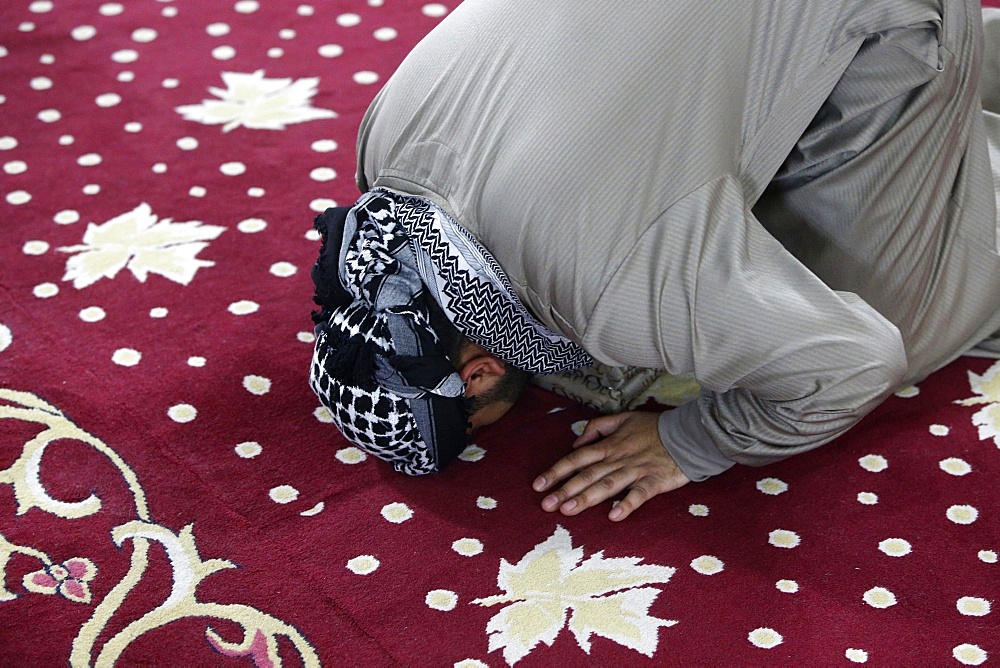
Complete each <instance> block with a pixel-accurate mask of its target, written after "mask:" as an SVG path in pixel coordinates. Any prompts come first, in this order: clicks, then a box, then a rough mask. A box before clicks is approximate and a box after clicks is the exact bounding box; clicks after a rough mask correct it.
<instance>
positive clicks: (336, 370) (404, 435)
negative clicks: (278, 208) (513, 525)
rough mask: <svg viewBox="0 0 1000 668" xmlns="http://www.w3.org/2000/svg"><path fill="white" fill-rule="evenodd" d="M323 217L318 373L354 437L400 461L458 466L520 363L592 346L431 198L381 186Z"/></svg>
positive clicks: (516, 378)
mask: <svg viewBox="0 0 1000 668" xmlns="http://www.w3.org/2000/svg"><path fill="white" fill-rule="evenodd" d="M315 223H316V229H317V230H318V231H319V232H320V234H321V236H322V240H323V245H322V248H321V249H320V256H319V259H318V260H317V262H316V265H315V266H314V267H313V271H312V276H313V281H314V283H315V285H316V293H315V295H314V301H315V302H316V303H317V304H318V305H320V306H321V307H322V308H321V310H320V311H317V312H315V313H314V314H313V321H314V322H315V323H316V346H315V351H314V354H313V362H312V367H311V370H310V379H309V384H310V386H311V387H312V388H313V390H314V391H315V392H316V394H317V396H318V397H319V399H320V401H321V402H322V404H323V406H325V407H326V408H327V409H328V410H329V412H330V417H331V419H332V421H333V422H334V423H335V424H336V425H337V427H338V428H339V429H340V431H341V433H343V434H344V436H345V437H346V438H347V439H348V440H349V441H350V442H351V443H353V444H354V445H356V446H357V447H359V448H361V449H362V450H364V451H365V452H367V453H368V454H370V455H373V456H375V457H378V458H379V459H382V460H384V461H387V462H389V463H391V464H392V465H393V468H395V469H396V470H397V471H401V472H404V473H408V474H410V475H421V474H425V473H431V472H434V471H440V470H441V469H442V468H444V467H445V466H447V464H448V463H449V462H450V461H452V460H453V459H455V458H456V457H457V456H458V455H459V454H460V453H461V452H462V450H463V449H464V448H465V447H466V446H467V445H468V442H469V433H470V432H471V430H472V429H475V428H477V427H481V426H484V425H487V424H490V423H491V422H494V421H496V420H498V419H499V418H500V417H501V416H503V415H504V414H505V413H506V412H507V411H508V410H509V409H510V407H511V406H512V405H513V404H514V402H515V401H516V399H517V397H518V396H519V395H520V394H521V391H522V390H523V388H524V386H525V384H526V383H527V380H528V378H529V374H528V373H526V372H525V371H521V370H520V369H531V370H532V372H539V373H545V372H550V371H555V370H559V369H564V368H570V367H573V366H580V365H582V364H584V363H586V362H588V361H589V359H590V358H589V356H588V355H587V354H586V352H585V351H583V349H582V348H579V346H577V345H576V344H574V343H573V342H572V341H570V340H568V339H566V338H564V337H560V336H558V335H557V334H555V333H553V332H551V331H549V330H547V329H546V328H545V327H544V326H542V325H541V323H539V322H538V321H536V320H535V319H534V317H533V316H532V315H531V314H530V313H529V312H528V311H527V310H526V309H525V308H524V306H523V305H521V303H520V302H519V301H518V300H517V298H516V297H515V296H514V293H513V288H512V287H511V286H510V284H509V283H508V282H507V280H506V278H505V276H504V275H503V270H502V268H501V267H500V265H499V264H497V263H496V261H495V260H493V258H492V256H490V255H489V253H488V251H486V249H485V248H482V247H481V246H478V244H477V242H476V241H475V240H474V239H473V238H472V237H471V236H468V235H467V233H465V232H464V231H463V230H462V229H461V228H460V227H458V226H457V223H454V222H453V221H451V220H450V219H449V218H448V217H447V216H446V215H445V214H444V213H443V212H441V211H439V210H437V209H436V208H435V207H433V206H432V205H431V204H430V203H429V202H428V201H427V200H424V199H422V198H415V197H410V196H404V195H399V194H398V193H392V192H390V191H382V190H378V191H374V192H371V193H367V194H365V195H363V196H362V197H361V199H359V200H358V202H357V203H356V204H355V205H354V206H353V207H340V208H331V209H327V210H326V211H325V212H324V213H323V214H321V215H320V216H318V217H317V218H316V221H315ZM438 299H441V300H442V301H441V304H442V305H444V308H445V310H444V311H442V310H441V307H440V306H439V304H438V303H437V300H438ZM452 323H454V324H452ZM460 332H469V333H470V337H472V338H474V339H475V340H476V341H480V342H481V343H482V345H483V346H484V347H480V346H478V345H476V344H475V343H473V342H472V341H471V340H467V339H465V337H464V336H463V335H462V334H461V333H460ZM488 351H492V354H491V352H488Z"/></svg>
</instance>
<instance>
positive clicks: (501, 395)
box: [429, 300, 531, 430]
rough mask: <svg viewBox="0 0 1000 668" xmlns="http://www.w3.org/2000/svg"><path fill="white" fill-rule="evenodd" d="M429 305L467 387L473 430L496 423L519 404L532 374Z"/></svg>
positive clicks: (435, 305)
mask: <svg viewBox="0 0 1000 668" xmlns="http://www.w3.org/2000/svg"><path fill="white" fill-rule="evenodd" d="M429 301H431V305H430V320H431V326H432V327H434V331H435V332H437V335H438V337H440V339H441V343H442V346H443V347H444V352H445V354H446V355H447V356H448V359H450V360H451V362H452V364H453V365H454V366H455V370H456V371H458V375H459V377H461V379H462V382H463V383H465V397H466V402H465V411H466V415H467V416H468V420H469V424H470V426H471V428H472V429H473V430H475V429H479V428H480V427H485V426H486V425H488V424H492V423H493V422H496V421H497V420H499V419H500V418H501V417H503V416H504V415H505V414H506V413H507V411H509V410H510V409H511V407H513V406H514V404H515V403H517V400H518V399H519V398H520V397H521V395H522V394H523V393H524V388H525V387H526V386H527V384H528V381H529V380H531V374H530V373H528V372H527V371H524V370H523V369H519V368H517V367H516V366H514V365H512V364H507V363H506V362H504V361H503V360H501V359H500V358H498V357H497V356H496V355H493V354H492V353H490V352H489V351H488V350H486V349H485V348H483V347H482V346H480V345H478V344H475V343H473V342H472V341H470V340H469V339H468V338H467V337H466V336H465V335H463V334H462V333H461V332H459V331H458V329H457V328H456V327H455V326H454V325H453V324H451V322H450V321H449V320H448V317H447V316H446V315H445V314H444V313H443V312H442V311H441V308H440V307H439V306H438V305H437V304H435V303H433V301H432V300H429Z"/></svg>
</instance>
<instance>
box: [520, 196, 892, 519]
mask: <svg viewBox="0 0 1000 668" xmlns="http://www.w3.org/2000/svg"><path fill="white" fill-rule="evenodd" d="M640 339H641V340H640ZM583 343H584V346H585V347H586V348H587V350H588V351H589V352H591V353H592V354H594V356H595V357H596V358H597V359H599V360H601V361H605V362H608V363H620V364H633V365H639V366H661V367H664V368H666V369H667V370H668V371H670V372H671V373H687V372H691V373H694V375H695V377H696V378H697V380H698V381H699V383H700V384H701V385H702V387H703V388H704V390H705V391H704V392H703V394H702V395H701V396H700V397H699V398H698V399H697V400H695V401H693V402H691V403H689V404H685V405H683V406H681V407H679V408H677V409H675V410H672V411H668V412H667V413H665V414H664V415H663V416H662V417H661V418H660V419H659V424H657V418H656V416H653V417H652V418H648V419H646V420H645V421H644V422H643V426H642V428H641V429H638V428H637V430H636V431H635V432H633V431H628V432H625V431H622V433H621V434H614V435H612V431H615V432H617V431H619V430H623V429H624V425H625V422H624V421H623V422H622V424H621V426H620V428H616V429H615V430H611V429H609V427H608V426H607V424H609V423H604V422H601V423H600V425H605V426H603V427H601V426H597V427H595V428H594V431H590V432H588V437H587V439H581V441H582V442H581V441H578V446H579V449H578V450H577V452H582V454H577V452H574V453H572V454H571V455H568V456H567V457H565V458H563V459H562V460H560V461H559V462H557V463H556V465H554V466H553V467H552V468H551V469H550V470H549V471H547V472H546V473H545V474H543V476H542V477H543V478H544V479H545V482H544V484H540V485H538V486H537V487H536V489H539V488H540V489H541V490H544V491H548V490H551V489H553V486H554V485H555V484H556V483H558V482H559V481H560V480H563V479H566V478H567V477H568V476H572V477H569V479H568V480H567V481H566V483H565V484H564V485H563V486H562V487H561V488H560V489H558V490H556V491H555V492H553V494H554V495H555V501H553V500H552V499H550V498H549V497H546V499H545V501H546V502H547V504H546V505H547V506H549V507H551V509H556V508H559V509H561V510H562V511H563V512H567V513H573V514H575V513H577V512H580V511H581V510H582V509H583V508H584V507H586V506H584V503H586V504H589V505H593V504H594V503H598V502H599V500H598V497H601V498H600V500H601V501H603V500H605V499H607V498H610V497H611V496H613V493H607V494H597V493H595V491H592V488H596V489H597V490H611V489H616V492H615V493H617V491H621V490H623V489H626V488H634V487H635V486H637V485H638V486H639V487H640V489H641V490H642V491H641V492H639V493H637V494H638V496H635V497H633V501H632V502H630V503H629V505H628V506H627V510H628V511H629V512H631V511H632V510H634V508H635V507H637V505H638V504H635V501H636V500H638V499H639V498H640V497H641V498H642V500H645V498H648V497H649V496H651V495H655V494H657V493H662V492H663V491H667V490H668V489H674V488H676V487H679V486H680V484H683V482H682V481H681V478H680V476H683V477H684V480H690V479H695V480H697V479H704V478H705V477H708V475H711V474H715V473H718V472H720V471H721V470H725V468H726V463H725V462H726V460H730V461H735V462H737V463H743V464H749V465H762V464H767V463H769V462H772V461H776V460H779V459H783V458H785V457H788V456H790V455H794V454H798V453H801V452H805V451H807V450H810V449H813V448H816V447H819V446H820V445H822V444H824V443H827V442H829V441H830V440H832V439H834V438H836V437H837V436H839V435H840V434H842V433H844V432H845V431H847V430H848V429H849V428H850V427H852V426H853V425H854V424H856V423H857V422H858V421H859V420H860V419H861V418H862V417H863V416H864V415H866V414H867V413H868V412H870V411H871V410H872V409H873V408H874V407H875V406H877V405H878V404H879V403H880V402H881V401H882V400H883V399H884V398H885V397H886V396H888V395H889V394H890V393H891V392H892V390H893V389H895V387H896V386H897V385H898V383H899V382H900V381H901V379H902V378H903V376H904V375H905V373H906V368H907V367H906V357H905V354H904V351H903V346H902V341H901V339H900V336H899V332H898V330H896V328H895V327H894V326H893V325H892V324H891V323H889V322H888V321H887V320H886V319H885V318H883V317H882V316H881V315H879V314H878V313H877V312H876V311H875V310H874V309H872V308H871V307H870V306H869V305H868V304H866V303H865V302H864V301H863V300H861V299H860V298H858V297H857V296H856V295H854V294H852V293H845V292H837V291H835V290H832V289H831V288H830V287H828V286H826V285H824V284H823V283H822V282H821V281H820V280H819V279H818V278H817V277H816V276H815V275H814V274H812V273H811V272H810V271H809V270H808V269H807V268H806V267H805V266H804V265H802V263H800V262H799V261H798V260H796V259H795V258H794V257H792V256H791V254H789V253H788V252H787V251H786V250H785V249H784V248H783V247H782V246H781V244H779V243H778V241H777V240H775V239H774V238H773V237H772V236H770V235H769V234H768V233H767V232H766V231H765V230H764V229H763V228H762V227H761V225H760V224H759V223H758V222H757V220H756V219H755V218H754V217H753V214H752V213H751V212H750V210H749V207H748V206H747V205H746V203H745V202H744V200H743V194H742V191H741V189H740V188H739V186H738V185H737V183H736V182H735V181H733V180H732V179H730V178H724V179H720V180H718V181H715V182H713V183H709V184H706V186H705V187H704V188H703V189H701V190H700V191H699V192H696V193H692V195H691V196H689V197H688V198H685V200H682V201H681V202H678V203H677V204H675V205H674V207H672V209H671V210H670V211H668V212H665V214H664V215H663V217H662V218H661V220H659V221H657V222H656V223H654V225H652V226H651V227H650V228H649V230H648V231H647V236H646V237H644V239H643V240H642V242H641V243H640V244H637V246H636V250H635V251H634V252H633V255H632V256H630V258H628V259H627V260H626V262H625V263H623V264H622V266H621V268H620V269H619V271H618V273H617V274H616V276H615V278H614V279H613V280H612V282H611V283H610V284H609V286H608V287H607V289H606V290H605V291H604V294H603V296H602V299H601V302H600V304H599V305H598V308H597V310H596V311H595V314H594V317H592V318H591V321H590V322H589V323H588V329H587V332H586V334H585V336H584V337H583ZM657 427H659V429H657ZM657 433H658V434H659V438H656V439H655V442H656V443H657V444H659V446H660V451H658V452H656V453H655V454H653V451H654V450H655V448H653V447H652V445H651V444H652V443H653V442H654V441H653V439H654V438H655V437H656V435H657ZM601 435H605V438H602V439H600V440H597V439H598V437H600V436H601ZM664 446H665V451H664ZM638 451H643V452H646V453H647V454H648V455H649V457H651V458H652V459H650V460H642V463H641V464H636V465H635V466H633V465H631V464H628V463H627V462H629V461H635V460H634V459H633V458H634V457H637V456H638V455H637V454H635V453H636V452H638ZM670 453H676V457H673V458H672V457H670V456H669V454H670ZM691 461H700V462H702V463H704V464H705V466H706V468H705V470H704V471H703V474H701V475H700V474H698V473H697V471H696V469H697V468H698V467H692V466H691ZM612 462H625V463H621V464H616V465H615V466H611V463H612ZM677 462H681V463H682V465H683V466H684V467H685V468H683V469H682V468H681V467H679V466H678V465H677ZM643 467H650V468H648V469H647V468H643ZM713 468H717V469H718V470H713ZM684 473H687V474H688V475H684ZM598 474H603V475H598ZM640 474H641V475H640ZM580 476H583V477H580ZM550 478H551V479H550ZM605 478H609V479H607V480H605ZM644 479H649V480H651V481H655V484H652V485H651V484H645V483H643V484H640V480H644ZM584 482H588V483H589V484H588V485H587V486H584V485H583V483H584ZM584 492H586V494H585V496H584V497H583V499H582V500H581V499H579V498H578V497H579V496H580V495H581V494H584ZM649 492H653V494H649ZM574 500H576V504H575V505H573V507H572V509H569V508H567V504H568V503H571V502H573V501H574ZM547 509H549V508H548V507H547ZM623 512H624V511H623Z"/></svg>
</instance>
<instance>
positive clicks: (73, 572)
mask: <svg viewBox="0 0 1000 668" xmlns="http://www.w3.org/2000/svg"><path fill="white" fill-rule="evenodd" d="M96 575H97V566H95V565H94V563H93V562H92V561H90V560H89V559H83V558H81V557H74V558H72V559H67V560H66V561H64V562H63V563H61V564H49V565H48V566H46V567H45V568H42V569H41V570H37V571H34V572H32V573H28V574H27V575H25V576H24V588H25V589H27V590H28V591H31V592H35V593H36V594H47V595H51V594H59V595H60V596H62V597H63V598H67V599H69V600H71V601H75V602H76V603H90V586H89V585H88V584H87V583H88V582H90V581H91V580H93V579H94V576H96Z"/></svg>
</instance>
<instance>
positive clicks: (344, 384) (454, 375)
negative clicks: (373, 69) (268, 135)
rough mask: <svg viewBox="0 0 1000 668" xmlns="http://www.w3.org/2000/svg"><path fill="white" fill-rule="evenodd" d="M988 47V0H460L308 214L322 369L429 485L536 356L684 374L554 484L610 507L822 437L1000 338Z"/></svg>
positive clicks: (587, 448)
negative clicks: (315, 212)
mask: <svg viewBox="0 0 1000 668" xmlns="http://www.w3.org/2000/svg"><path fill="white" fill-rule="evenodd" d="M987 27H988V28H990V26H989V25H988V26H987ZM983 43H984V42H983V13H982V11H981V8H980V5H979V0H743V1H741V2H736V3H733V2H704V0H656V1H652V2H629V3H622V2H605V1H598V0H547V1H546V2H541V3H539V2H527V1H525V0H465V2H463V3H462V4H461V5H460V6H459V7H458V8H457V9H456V10H455V11H454V12H453V13H452V14H451V15H450V16H449V17H448V18H447V19H445V20H444V21H442V22H441V23H440V25H439V26H438V27H437V28H436V29H434V30H433V31H432V32H431V33H430V34H429V35H428V36H427V37H426V38H425V39H424V40H423V41H421V42H420V43H419V44H418V45H417V46H416V48H415V49H414V50H413V51H412V53H410V54H409V56H408V57H407V58H406V59H405V61H404V62H403V63H402V64H401V66H400V67H399V69H398V70H397V71H396V73H395V74H394V75H393V76H392V78H391V79H390V80H388V81H387V83H386V84H385V86H384V87H383V88H382V90H381V91H380V92H379V93H378V95H377V97H376V98H375V100H374V102H373V103H372V104H371V106H370V108H369V109H368V112H367V114H366V115H365V117H364V120H363V122H362V124H361V127H360V132H359V136H358V144H357V150H358V156H357V157H358V163H357V165H358V166H357V183H358V186H359V188H360V190H361V192H362V193H363V194H362V195H361V197H360V199H358V201H357V202H356V203H355V204H354V205H353V206H351V207H343V208H335V209H329V210H328V211H326V212H325V213H324V214H323V215H321V216H319V217H318V218H317V221H316V225H317V229H319V230H320V231H321V232H322V235H323V248H322V250H321V254H320V258H319V261H318V262H317V264H316V266H315V268H314V270H313V278H314V280H315V283H316V295H315V300H316V302H317V303H318V305H319V307H320V308H319V310H318V311H317V312H316V313H315V314H314V320H315V322H316V326H317V340H316V348H315V354H314V357H313V362H312V369H311V375H310V383H311V386H312V387H313V389H314V390H315V391H316V393H317V394H318V395H319V397H320V399H321V401H322V402H323V403H324V405H326V406H327V407H328V408H329V410H330V412H331V414H332V415H333V417H334V420H335V422H336V424H337V425H338V427H339V428H340V430H341V431H342V432H343V434H344V436H345V437H346V438H347V439H349V440H350V441H351V442H353V443H354V444H356V445H357V446H358V447H360V448H362V449H363V450H366V451H367V452H369V453H371V454H373V455H375V456H378V457H380V458H382V459H384V460H386V461H388V462H391V463H392V465H393V466H394V467H395V468H396V469H397V470H399V471H401V472H404V473H407V474H424V473H429V472H433V471H437V470H440V469H441V468H442V467H444V466H445V465H446V464H447V463H448V462H449V461H450V460H451V459H453V458H454V457H455V456H456V455H457V454H458V453H459V452H461V450H462V449H463V448H464V447H465V445H466V444H467V442H468V434H469V433H470V431H471V430H473V429H476V428H479V427H481V426H483V425H486V424H489V423H491V422H493V421H495V420H496V419H498V418H499V417H500V416H502V415H503V414H504V413H506V412H507V411H508V410H509V409H511V408H512V407H513V406H514V404H515V402H516V399H517V396H518V394H519V392H520V390H521V388H523V386H524V383H525V382H526V381H527V380H528V378H530V376H531V375H532V374H538V373H552V372H559V371H564V370H567V369H571V368H575V367H579V366H585V365H588V364H590V363H592V362H594V361H599V362H602V363H605V364H609V365H614V366H635V367H644V368H650V369H663V370H666V371H667V372H669V373H671V374H686V373H690V374H693V375H694V377H695V378H696V380H697V381H698V383H699V385H700V387H701V388H702V392H701V394H700V396H699V397H698V398H697V399H696V400H694V401H691V402H689V403H687V404H684V405H681V406H679V407H678V408H676V409H674V410H669V411H665V412H663V413H662V414H655V413H648V412H633V413H622V414H617V415H606V416H602V417H598V418H596V419H594V420H591V421H590V422H589V424H588V425H587V427H586V429H585V431H584V432H583V435H582V436H581V437H580V438H579V439H578V440H577V441H576V442H575V443H574V448H573V451H572V452H571V453H570V454H568V455H566V456H564V457H562V458H560V459H558V461H556V462H554V463H553V464H552V466H551V467H550V468H549V469H547V470H545V471H542V472H540V474H539V476H538V478H537V479H536V480H535V482H534V485H533V486H534V489H535V490H536V491H537V492H540V493H541V496H542V499H541V505H542V508H543V509H544V510H546V511H550V512H554V511H559V512H562V513H563V514H566V515H575V514H577V513H580V512H582V511H584V510H585V509H587V508H589V507H592V506H594V505H597V504H599V503H602V502H603V501H606V500H607V499H609V498H612V497H616V496H619V495H622V494H624V498H622V500H621V501H620V503H618V504H617V505H616V506H615V507H614V509H612V510H611V511H610V518H611V519H612V520H616V521H617V520H621V519H624V518H625V517H627V516H628V515H629V514H630V513H632V512H634V511H635V509H636V508H638V507H639V506H641V505H642V504H643V503H645V502H646V501H648V500H649V499H650V498H652V497H654V496H656V495H658V494H661V493H664V492H667V491H670V490H673V489H675V488H678V487H680V486H682V485H684V484H687V483H688V482H691V481H703V480H705V479H707V478H709V477H711V476H715V475H718V474H720V473H722V472H724V471H726V470H727V469H728V468H729V467H731V466H733V465H734V464H743V465H750V466H760V465H764V464H767V463H769V462H774V461H776V460H780V459H782V458H785V457H789V456H791V455H797V454H800V453H804V452H806V451H808V450H811V449H814V448H816V447H819V446H821V445H823V444H825V443H828V442H830V441H832V440H833V439H835V438H837V437H838V436H839V435H841V434H843V433H844V432H845V431H847V430H848V429H850V428H851V427H852V426H853V425H855V424H857V422H858V421H859V420H861V419H862V417H863V416H865V415H866V414H867V413H869V412H870V411H871V410H872V409H874V408H875V407H876V406H878V405H879V403H880V402H882V401H883V400H884V399H885V398H886V397H887V396H889V395H890V394H891V393H892V392H893V391H895V390H897V389H899V388H900V387H902V386H905V385H908V384H912V383H915V382H917V381H919V380H921V379H923V378H924V377H926V376H927V375H928V374H930V373H931V372H933V371H934V370H936V369H938V368H940V367H942V366H943V365H945V364H947V363H948V362H950V361H952V360H953V359H955V358H956V357H957V356H959V355H961V354H963V353H965V352H966V351H968V350H969V349H971V348H973V347H974V346H976V345H977V344H981V342H983V341H984V339H986V340H988V339H989V338H990V336H991V335H992V334H994V333H995V332H996V331H997V330H998V328H1000V256H998V254H997V206H996V193H997V191H998V189H997V184H996V183H995V182H994V177H993V170H992V169H991V164H990V151H991V147H998V148H1000V116H997V115H996V114H995V113H994V112H995V111H997V110H998V109H1000V101H998V99H997V98H1000V78H998V76H997V74H996V70H997V68H996V67H994V66H993V63H992V61H990V59H989V58H988V57H987V59H986V60H987V66H986V67H985V68H984V66H983V61H984V47H983ZM997 156H1000V153H997ZM996 169H997V171H998V173H1000V162H998V163H997V166H996ZM995 343H996V342H995V341H994V342H993V344H994V345H995ZM983 345H989V341H987V343H986V344H983Z"/></svg>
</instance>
